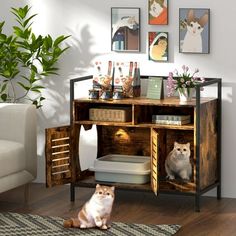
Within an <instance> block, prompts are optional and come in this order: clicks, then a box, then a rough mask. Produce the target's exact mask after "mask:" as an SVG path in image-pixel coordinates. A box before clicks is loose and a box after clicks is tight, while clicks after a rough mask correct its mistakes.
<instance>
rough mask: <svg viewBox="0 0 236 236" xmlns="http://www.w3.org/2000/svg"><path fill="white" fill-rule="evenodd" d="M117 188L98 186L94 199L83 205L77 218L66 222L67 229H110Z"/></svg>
mask: <svg viewBox="0 0 236 236" xmlns="http://www.w3.org/2000/svg"><path fill="white" fill-rule="evenodd" d="M114 191H115V187H114V186H112V187H109V186H103V185H99V184H97V185H96V189H95V192H94V194H93V195H92V197H91V198H90V199H89V200H88V201H87V202H86V203H85V204H84V205H83V207H82V209H81V210H80V211H79V213H78V217H77V218H71V219H68V220H65V221H64V223H63V225H64V227H65V228H72V227H75V228H81V229H85V228H94V227H98V228H100V229H108V228H110V227H111V222H110V217H111V212H112V206H113V202H114V198H115V193H114Z"/></svg>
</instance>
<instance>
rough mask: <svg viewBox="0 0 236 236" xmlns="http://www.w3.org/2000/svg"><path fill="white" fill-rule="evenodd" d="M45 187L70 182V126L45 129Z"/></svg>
mask: <svg viewBox="0 0 236 236" xmlns="http://www.w3.org/2000/svg"><path fill="white" fill-rule="evenodd" d="M45 135H46V144H45V145H46V146H45V158H46V173H47V174H46V185H47V187H52V186H54V185H59V184H65V183H70V182H71V140H70V126H63V127H57V128H49V129H46V132H45Z"/></svg>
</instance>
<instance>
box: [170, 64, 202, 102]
mask: <svg viewBox="0 0 236 236" xmlns="http://www.w3.org/2000/svg"><path fill="white" fill-rule="evenodd" d="M182 70H183V72H182V73H179V72H178V70H177V69H175V70H174V72H170V73H169V76H168V79H167V92H168V94H167V96H168V97H169V96H171V95H173V94H174V93H175V92H176V91H178V93H179V97H180V101H181V102H187V101H191V100H192V95H193V92H194V90H195V86H196V85H197V84H199V83H203V82H204V81H205V79H204V78H199V77H196V74H197V73H198V72H199V69H195V71H194V72H193V73H192V74H191V73H190V72H189V67H188V66H185V65H183V66H182Z"/></svg>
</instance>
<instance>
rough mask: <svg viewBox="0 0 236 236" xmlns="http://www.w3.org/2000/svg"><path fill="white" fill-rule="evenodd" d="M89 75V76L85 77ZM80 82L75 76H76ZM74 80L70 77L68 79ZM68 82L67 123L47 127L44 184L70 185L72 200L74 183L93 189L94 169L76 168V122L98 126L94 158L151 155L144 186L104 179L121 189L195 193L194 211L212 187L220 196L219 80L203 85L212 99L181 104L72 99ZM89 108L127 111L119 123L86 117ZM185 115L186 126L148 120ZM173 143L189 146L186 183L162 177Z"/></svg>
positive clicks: (169, 100) (175, 100) (172, 100)
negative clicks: (212, 94) (209, 89)
mask: <svg viewBox="0 0 236 236" xmlns="http://www.w3.org/2000/svg"><path fill="white" fill-rule="evenodd" d="M87 78H89V77H87ZM78 80H79V79H78ZM78 80H74V81H73V83H75V82H77V81H78ZM73 83H72V84H71V101H72V103H71V124H70V126H67V127H58V128H52V129H47V130H46V139H47V144H46V158H47V186H53V185H57V184H64V183H71V200H72V201H73V200H74V197H75V196H74V194H75V193H74V188H75V187H76V186H84V187H94V186H95V185H96V183H97V182H96V181H95V179H94V174H93V172H90V171H88V170H85V171H81V168H80V161H79V159H80V157H79V154H78V153H79V152H78V143H79V136H80V135H79V134H80V128H81V126H84V128H85V130H88V129H90V128H91V127H92V125H96V129H97V140H98V143H97V148H98V151H97V158H99V157H102V156H104V155H107V154H124V155H143V156H150V158H151V166H150V168H151V181H150V183H148V184H141V185H138V184H127V183H109V182H106V183H105V184H107V185H115V186H116V188H118V189H119V188H120V189H132V190H136V191H138V190H142V191H153V192H154V193H155V194H156V195H158V194H159V193H160V194H161V193H174V194H185V195H192V196H195V209H196V211H199V210H200V202H199V200H200V195H202V194H203V193H205V192H207V191H209V190H210V189H212V188H215V187H217V197H218V198H220V197H221V175H220V170H221V164H220V161H221V160H220V159H221V80H220V79H207V80H206V82H205V83H204V86H207V85H210V84H216V85H217V96H216V98H200V86H199V87H197V88H196V99H194V100H193V101H191V102H187V103H186V104H180V103H179V99H178V98H177V97H172V98H165V99H161V100H154V99H153V100H152V99H147V98H142V97H138V98H128V99H121V100H101V99H97V100H91V99H87V98H85V99H74V95H73V88H74V87H73V85H74V84H73ZM93 108H106V109H124V110H126V111H127V110H129V111H130V112H131V116H130V119H128V120H126V121H124V122H113V121H99V120H98V121H95V120H90V119H89V111H90V109H93ZM153 114H155V115H158V114H170V115H190V117H191V122H190V124H186V125H160V124H154V123H152V115H153ZM174 141H178V142H182V143H186V142H190V146H191V163H192V173H193V174H192V178H191V180H190V181H189V182H185V181H181V180H178V179H177V180H167V179H166V172H165V159H166V156H167V154H168V153H169V152H170V151H171V150H172V149H173V144H174Z"/></svg>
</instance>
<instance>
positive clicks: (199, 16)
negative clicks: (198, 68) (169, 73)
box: [179, 8, 210, 54]
mask: <svg viewBox="0 0 236 236" xmlns="http://www.w3.org/2000/svg"><path fill="white" fill-rule="evenodd" d="M179 52H182V53H201V54H207V53H209V52H210V9H205V8H180V9H179Z"/></svg>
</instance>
